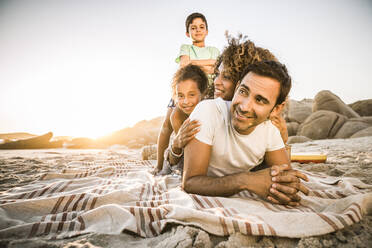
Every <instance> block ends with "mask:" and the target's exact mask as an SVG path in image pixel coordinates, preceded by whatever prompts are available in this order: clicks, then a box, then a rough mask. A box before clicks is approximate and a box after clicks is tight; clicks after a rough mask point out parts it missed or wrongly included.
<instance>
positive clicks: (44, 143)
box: [0, 132, 63, 149]
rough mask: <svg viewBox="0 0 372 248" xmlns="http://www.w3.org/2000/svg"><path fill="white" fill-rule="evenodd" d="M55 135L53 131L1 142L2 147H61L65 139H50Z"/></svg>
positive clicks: (0, 146) (0, 147)
mask: <svg viewBox="0 0 372 248" xmlns="http://www.w3.org/2000/svg"><path fill="white" fill-rule="evenodd" d="M52 137H53V133H52V132H48V133H46V134H43V135H40V136H36V137H32V138H27V139H19V140H16V141H9V142H5V143H3V144H0V149H44V148H61V147H62V145H63V141H50V139H51V138H52Z"/></svg>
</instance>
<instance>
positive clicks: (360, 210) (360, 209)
mask: <svg viewBox="0 0 372 248" xmlns="http://www.w3.org/2000/svg"><path fill="white" fill-rule="evenodd" d="M351 206H356V207H357V208H358V210H359V211H358V217H359V219H362V208H361V207H360V205H359V204H358V203H356V202H354V203H353V204H351Z"/></svg>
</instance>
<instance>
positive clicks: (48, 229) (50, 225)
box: [44, 222, 52, 235]
mask: <svg viewBox="0 0 372 248" xmlns="http://www.w3.org/2000/svg"><path fill="white" fill-rule="evenodd" d="M51 228H52V222H48V223H47V224H46V226H45V230H44V235H48V234H49V232H50V229H51Z"/></svg>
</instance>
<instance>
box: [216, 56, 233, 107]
mask: <svg viewBox="0 0 372 248" xmlns="http://www.w3.org/2000/svg"><path fill="white" fill-rule="evenodd" d="M234 89H235V83H234V82H232V81H231V80H229V79H227V78H226V77H224V67H223V64H222V63H221V64H220V66H219V67H218V74H217V76H216V78H215V79H214V98H218V97H221V98H222V99H223V100H226V101H231V99H232V98H233V96H234Z"/></svg>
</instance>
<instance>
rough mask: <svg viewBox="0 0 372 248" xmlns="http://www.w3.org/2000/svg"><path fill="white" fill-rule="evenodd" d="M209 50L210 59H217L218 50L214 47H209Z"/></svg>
mask: <svg viewBox="0 0 372 248" xmlns="http://www.w3.org/2000/svg"><path fill="white" fill-rule="evenodd" d="M209 51H210V53H211V59H217V57H218V56H220V51H219V50H218V49H217V48H215V47H209Z"/></svg>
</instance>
